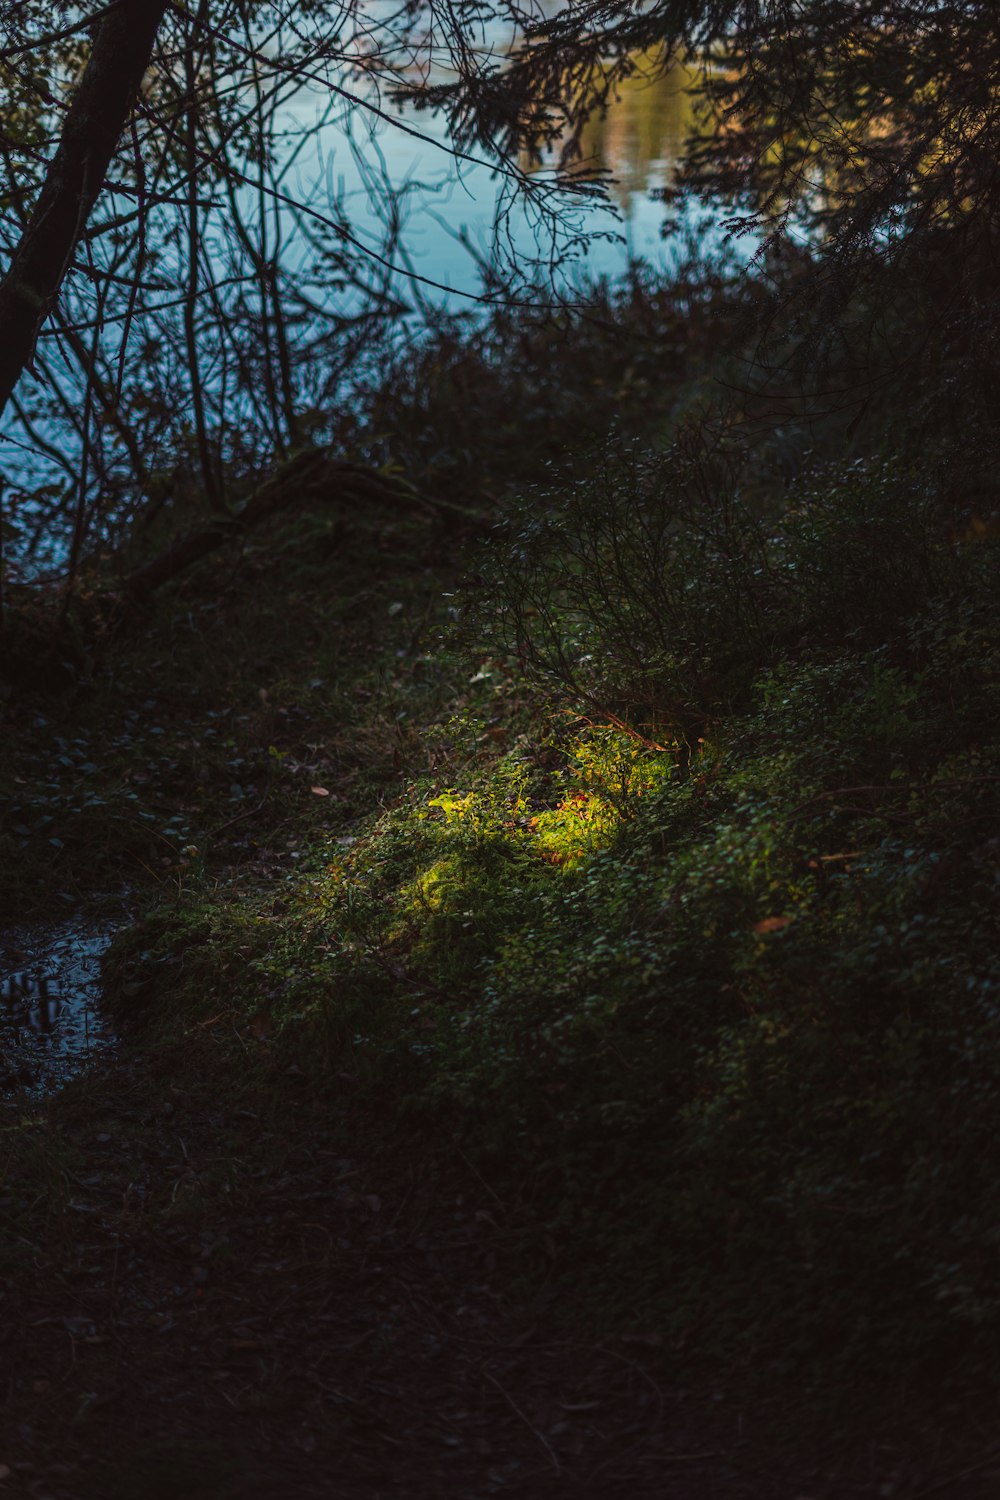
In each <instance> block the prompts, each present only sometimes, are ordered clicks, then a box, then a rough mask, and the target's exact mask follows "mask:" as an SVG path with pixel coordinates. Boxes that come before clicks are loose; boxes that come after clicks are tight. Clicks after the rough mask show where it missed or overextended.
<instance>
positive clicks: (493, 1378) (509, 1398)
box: [483, 1370, 562, 1475]
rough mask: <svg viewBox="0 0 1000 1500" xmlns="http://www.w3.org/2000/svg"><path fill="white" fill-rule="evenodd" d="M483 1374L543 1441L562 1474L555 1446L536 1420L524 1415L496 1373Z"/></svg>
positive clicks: (543, 1445)
mask: <svg viewBox="0 0 1000 1500" xmlns="http://www.w3.org/2000/svg"><path fill="white" fill-rule="evenodd" d="M483 1374H484V1375H485V1377H486V1379H487V1380H488V1381H489V1382H490V1384H491V1385H495V1386H496V1388H497V1390H498V1391H499V1392H500V1394H501V1396H502V1397H503V1398H504V1400H505V1401H506V1402H507V1404H508V1406H509V1407H510V1409H511V1410H512V1411H513V1412H515V1413H516V1414H517V1416H519V1417H520V1418H521V1421H522V1422H523V1423H524V1425H525V1427H528V1428H530V1430H531V1431H532V1432H533V1433H534V1434H535V1437H536V1438H537V1439H538V1441H539V1442H540V1443H541V1445H542V1447H543V1448H544V1449H545V1451H546V1453H547V1454H548V1455H549V1458H550V1459H551V1460H552V1466H553V1468H554V1469H555V1471H556V1473H557V1474H560V1475H561V1474H562V1465H561V1464H560V1462H559V1459H558V1456H557V1454H556V1450H555V1449H554V1448H553V1446H552V1444H551V1443H550V1442H549V1440H548V1438H547V1437H546V1436H545V1434H544V1433H543V1432H539V1430H538V1428H537V1427H536V1426H535V1424H534V1422H532V1421H531V1419H530V1418H529V1417H526V1416H525V1415H524V1412H523V1411H522V1410H521V1408H520V1407H519V1406H518V1404H517V1402H516V1401H515V1400H514V1398H513V1396H511V1395H509V1394H508V1393H507V1391H505V1390H504V1388H503V1386H502V1385H501V1384H500V1382H499V1380H497V1378H496V1376H495V1375H491V1374H490V1372H489V1370H484V1371H483Z"/></svg>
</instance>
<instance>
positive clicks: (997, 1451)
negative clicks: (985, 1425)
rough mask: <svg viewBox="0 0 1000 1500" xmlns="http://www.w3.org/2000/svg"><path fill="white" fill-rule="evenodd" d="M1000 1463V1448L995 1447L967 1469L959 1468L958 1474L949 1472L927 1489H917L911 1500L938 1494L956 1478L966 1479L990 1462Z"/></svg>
mask: <svg viewBox="0 0 1000 1500" xmlns="http://www.w3.org/2000/svg"><path fill="white" fill-rule="evenodd" d="M993 1463H995V1464H1000V1448H994V1449H993V1452H992V1453H988V1454H987V1455H986V1457H985V1458H980V1459H977V1460H976V1462H975V1463H974V1464H969V1466H968V1468H967V1469H959V1471H958V1473H957V1474H947V1475H946V1476H945V1478H944V1479H938V1480H937V1481H936V1482H935V1483H934V1484H929V1485H928V1486H927V1488H926V1489H923V1490H916V1491H915V1492H914V1493H913V1494H912V1495H911V1496H910V1500H922V1497H923V1496H924V1495H936V1494H937V1493H938V1492H939V1491H940V1490H943V1489H945V1488H946V1487H947V1486H948V1485H949V1484H954V1483H955V1481H956V1479H964V1478H965V1477H966V1475H968V1474H976V1473H978V1472H979V1470H980V1469H985V1468H986V1467H987V1466H988V1465H989V1464H993Z"/></svg>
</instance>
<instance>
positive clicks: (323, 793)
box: [309, 786, 330, 797]
mask: <svg viewBox="0 0 1000 1500" xmlns="http://www.w3.org/2000/svg"><path fill="white" fill-rule="evenodd" d="M309 790H310V791H311V792H312V794H313V796H314V797H329V795H330V793H329V791H328V790H327V788H326V787H325V786H313V787H310V788H309Z"/></svg>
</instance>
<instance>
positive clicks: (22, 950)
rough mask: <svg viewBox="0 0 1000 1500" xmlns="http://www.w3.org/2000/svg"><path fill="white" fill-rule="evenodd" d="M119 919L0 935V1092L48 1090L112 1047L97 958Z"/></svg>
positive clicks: (76, 922)
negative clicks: (102, 1004)
mask: <svg viewBox="0 0 1000 1500" xmlns="http://www.w3.org/2000/svg"><path fill="white" fill-rule="evenodd" d="M121 925H122V921H121V919H119V920H118V921H107V922H104V923H95V922H85V921H82V920H79V919H72V920H70V921H67V922H60V923H58V924H51V925H46V926H34V927H25V928H21V929H19V930H17V931H14V932H7V933H4V934H3V935H2V936H0V1091H2V1092H10V1091H12V1090H14V1089H19V1088H28V1089H30V1090H32V1091H33V1092H35V1093H42V1092H45V1091H47V1090H48V1089H50V1088H52V1087H54V1086H56V1085H58V1084H60V1083H65V1081H66V1079H67V1078H69V1077H71V1076H72V1075H73V1074H74V1073H78V1072H80V1070H81V1069H82V1068H84V1067H86V1066H87V1064H88V1063H89V1062H91V1061H93V1059H94V1058H95V1057H97V1056H99V1054H100V1053H102V1052H106V1051H107V1049H108V1048H109V1047H111V1046H113V1045H114V1041H115V1033H114V1030H113V1028H112V1026H111V1023H110V1020H109V1019H108V1017H107V1016H106V1015H104V1013H103V1012H102V1010H101V991H102V987H101V959H102V957H103V956H104V953H105V952H106V951H107V949H108V947H109V945H110V943H111V940H112V938H113V937H114V935H115V933H116V932H117V931H118V929H119V927H120V926H121Z"/></svg>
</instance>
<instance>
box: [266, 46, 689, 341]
mask: <svg viewBox="0 0 1000 1500" xmlns="http://www.w3.org/2000/svg"><path fill="white" fill-rule="evenodd" d="M693 83H694V74H693V72H691V71H690V70H688V69H687V68H686V67H684V66H682V65H677V66H674V67H672V68H671V69H670V70H669V71H667V72H666V73H660V74H658V75H657V73H656V71H655V69H654V68H653V66H652V60H649V59H647V60H646V61H645V63H644V64H643V65H642V67H641V68H640V72H639V73H637V74H636V75H634V76H633V77H632V78H630V79H628V80H626V82H625V83H624V84H623V86H622V88H621V90H620V92H619V95H618V97H617V98H616V99H615V100H614V101H613V102H612V104H611V105H610V107H609V108H608V110H607V112H606V113H605V114H604V115H603V116H594V117H593V118H592V119H591V121H590V122H589V124H588V126H587V127H586V129H585V132H584V136H583V140H582V155H581V158H580V161H579V164H578V165H579V168H580V170H581V171H583V170H588V171H596V172H600V173H607V174H609V175H608V192H607V198H606V201H605V202H600V201H599V200H597V199H596V198H588V199H587V200H580V199H577V200H574V199H573V197H572V196H571V195H565V196H564V197H563V199H562V200H561V218H562V221H563V226H564V232H563V234H562V235H561V236H560V245H561V248H562V249H563V250H564V251H565V250H566V249H567V245H568V242H570V241H573V240H574V239H576V240H577V242H576V243H575V244H574V245H570V246H569V251H568V258H567V260H566V262H565V263H564V265H563V266H562V268H561V271H560V273H559V274H560V278H561V279H562V280H563V281H564V282H571V280H572V277H573V274H574V270H575V271H577V272H579V271H585V272H586V273H587V274H588V275H608V276H616V275H620V274H622V273H623V272H624V271H625V270H627V268H628V265H629V263H630V262H631V261H633V260H635V259H643V260H646V261H649V262H650V263H652V264H654V265H663V266H666V265H668V264H669V262H670V259H671V256H672V255H673V254H674V253H675V250H676V247H675V245H672V244H671V243H670V242H669V241H668V240H665V239H664V235H663V222H664V206H663V204H662V202H661V201H659V200H658V197H657V194H658V193H659V192H660V191H661V190H662V189H663V188H666V187H669V186H670V185H671V183H672V180H673V176H674V172H675V168H676V164H677V162H678V159H679V158H680V156H681V154H682V152H683V148H684V144H685V140H686V138H687V135H688V132H689V130H690V128H691V125H692V117H693V99H692V87H693ZM378 105H379V108H380V109H381V110H382V112H383V113H382V114H381V115H380V116H373V115H369V114H366V112H365V110H364V109H363V108H360V107H359V108H356V109H354V110H351V111H348V112H345V113H341V114H340V115H339V116H338V117H337V119H336V120H333V121H330V120H326V122H325V123H324V118H325V115H326V112H327V110H328V106H329V95H328V93H327V92H326V91H324V90H323V89H321V88H319V87H310V88H304V89H302V90H300V91H299V92H298V93H297V94H296V95H295V96H294V97H293V98H292V99H291V100H290V101H289V103H288V104H287V105H286V106H285V109H286V112H287V113H286V118H285V120H284V122H283V129H284V130H287V132H288V135H289V138H292V137H294V135H295V134H296V132H304V131H311V132H313V134H312V138H311V141H310V144H309V146H308V148H307V149H306V150H305V151H303V152H302V153H301V155H300V157H299V158H298V160H297V161H296V165H295V170H294V173H293V174H292V176H291V184H293V186H292V189H291V190H292V191H294V192H295V193H296V194H297V195H298V196H300V197H301V198H302V199H303V200H304V201H308V200H310V199H311V198H314V197H315V193H316V189H317V185H319V184H323V186H324V188H325V192H326V194H327V195H328V196H329V197H330V198H331V199H332V198H334V197H339V198H340V200H341V201H342V202H343V204H344V208H345V210H346V212H347V215H348V217H349V219H350V220H351V224H352V227H353V228H354V229H355V230H356V231H357V233H358V234H359V236H360V237H361V238H362V239H365V240H367V242H368V243H369V244H370V245H371V246H372V247H373V248H374V247H375V246H377V244H378V243H379V240H380V238H381V236H382V233H383V232H384V227H385V221H386V208H387V203H388V204H389V205H390V206H391V208H392V209H393V210H397V211H398V212H399V214H400V216H401V220H402V236H401V237H402V242H403V255H404V256H405V259H406V260H407V261H408V262H409V263H410V265H411V266H412V269H413V270H414V271H416V272H417V273H418V274H419V275H421V276H424V277H426V278H427V279H428V280H430V281H433V282H436V283H438V284H439V286H438V288H425V289H422V291H423V295H425V296H427V297H428V299H429V300H430V301H432V302H435V303H436V304H437V305H439V306H445V307H448V308H450V309H452V310H456V311H457V310H459V309H461V308H462V307H463V306H464V305H467V303H468V299H469V298H470V297H471V296H474V295H475V294H477V293H478V292H479V290H480V287H481V274H480V267H479V265H478V264H477V261H478V260H480V259H481V261H482V262H483V263H485V264H491V263H493V262H494V260H495V258H496V255H497V252H498V249H499V251H500V253H501V254H502V255H506V257H507V258H508V259H511V258H514V257H516V258H517V259H518V260H519V261H520V262H521V264H522V265H524V264H527V263H530V262H532V261H534V262H536V263H537V264H539V265H540V266H542V267H545V268H548V267H549V266H550V264H551V260H552V251H553V245H552V241H551V239H550V237H549V234H548V232H547V226H546V224H545V223H543V222H540V219H539V216H538V214H537V213H535V212H533V211H532V208H531V206H530V203H529V202H526V201H524V200H521V201H519V200H518V198H517V196H516V195H515V196H514V197H513V199H512V202H511V204H510V206H509V212H508V213H507V215H506V217H505V221H504V224H503V230H502V234H501V236H500V238H499V241H497V240H496V239H495V238H494V229H495V224H496V215H497V207H498V203H500V202H501V199H502V195H503V194H504V190H505V188H507V187H509V185H510V178H509V176H505V175H504V174H503V173H502V172H501V171H499V169H498V166H497V164H496V163H491V162H490V161H488V160H486V159H485V158H482V157H481V152H477V151H476V149H475V148H470V154H471V155H479V156H480V157H481V160H480V161H479V162H478V163H473V162H469V161H466V160H457V159H456V158H455V157H454V156H453V155H452V154H451V153H450V152H449V150H448V133H447V127H446V124H445V122H444V121H443V120H442V119H441V118H439V117H437V116H435V115H432V114H430V113H428V112H426V111H424V112H419V113H418V112H416V111H415V110H413V109H412V108H409V107H407V108H403V107H400V106H398V105H394V104H392V103H391V102H387V101H386V100H384V99H382V98H378ZM386 116H390V118H386ZM392 117H394V118H395V121H398V123H394V120H393V118H392ZM413 130H416V131H419V132H420V135H421V136H422V137H424V138H423V139H420V138H418V137H416V136H415V135H414V134H412V133H411V132H412V131H413ZM517 168H518V170H519V171H521V172H523V173H524V175H525V177H526V178H527V179H528V180H529V181H536V182H538V183H539V184H540V185H541V184H542V183H543V182H544V181H545V180H546V178H549V179H551V175H552V174H551V164H550V163H546V162H542V163H541V164H539V163H529V162H527V161H521V162H520V163H518V164H517ZM577 237H578V238H577ZM405 279H406V278H405V275H403V274H402V273H401V276H400V280H401V282H405ZM441 287H445V288H448V289H449V290H448V291H441V290H440V288H441Z"/></svg>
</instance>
